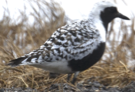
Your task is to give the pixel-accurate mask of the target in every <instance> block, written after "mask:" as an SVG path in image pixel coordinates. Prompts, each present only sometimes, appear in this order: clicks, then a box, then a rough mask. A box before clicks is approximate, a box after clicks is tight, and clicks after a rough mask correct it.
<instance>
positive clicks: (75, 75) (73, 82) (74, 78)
mask: <svg viewBox="0 0 135 92" xmlns="http://www.w3.org/2000/svg"><path fill="white" fill-rule="evenodd" d="M78 74H79V71H78V72H75V73H74V77H73V80H72V84H75V81H76V77H77V76H78Z"/></svg>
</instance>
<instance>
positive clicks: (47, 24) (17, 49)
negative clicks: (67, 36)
mask: <svg viewBox="0 0 135 92" xmlns="http://www.w3.org/2000/svg"><path fill="white" fill-rule="evenodd" d="M31 2H34V3H35V4H37V6H38V8H39V9H40V12H42V14H40V13H39V12H38V11H37V10H36V9H35V8H34V6H33V5H32V3H31ZM31 2H29V4H30V5H31V7H32V9H33V11H34V13H31V16H33V18H34V23H33V24H32V25H30V24H28V23H27V22H28V16H26V15H25V12H20V16H19V17H18V19H19V20H21V21H20V22H19V23H16V21H17V20H14V21H13V20H12V19H11V18H10V16H7V15H6V13H9V10H8V9H5V12H6V13H5V14H4V15H3V19H2V20H1V21H0V39H1V40H0V88H11V87H30V88H36V89H39V90H43V89H45V88H48V87H49V86H50V85H51V84H54V83H65V82H67V81H66V76H67V75H65V74H61V75H59V76H57V77H56V78H50V76H49V72H47V71H44V70H42V69H38V68H35V67H31V66H19V67H16V68H12V67H9V66H6V65H5V64H6V63H8V62H9V61H10V60H12V59H14V58H17V57H19V56H22V55H24V54H25V53H29V52H30V51H32V50H34V49H36V48H39V46H40V45H42V44H43V43H44V42H45V41H46V39H47V38H49V37H50V35H51V34H52V33H53V32H54V31H55V30H56V29H57V28H59V27H61V26H62V25H64V24H65V23H66V20H65V13H64V11H63V9H62V8H61V7H60V5H59V4H58V3H56V2H54V1H51V3H48V2H45V1H42V0H41V1H38V2H37V1H36V0H33V1H31ZM43 6H46V7H47V8H48V9H49V11H45V10H44V7H43ZM48 12H49V15H48ZM119 23H120V25H121V26H120V28H119V29H118V30H119V32H118V33H119V35H118V36H120V32H121V33H123V35H122V40H121V42H119V44H118V42H117V41H116V40H115V36H114V37H113V38H111V37H110V36H111V35H112V34H116V33H115V32H116V31H115V21H113V22H112V23H111V25H110V29H109V34H108V35H107V39H108V44H110V46H111V47H107V48H106V52H105V54H104V58H102V59H101V60H100V61H99V62H98V63H96V64H95V65H94V66H92V67H91V68H89V69H88V70H86V71H83V72H82V73H80V74H79V76H78V79H77V82H84V83H87V80H88V79H90V78H92V77H94V80H96V81H99V82H101V83H103V84H104V85H107V86H112V87H116V86H117V87H124V86H125V85H127V84H129V83H130V82H131V81H135V73H134V71H133V70H134V68H133V67H134V66H131V67H132V70H131V69H130V68H128V66H127V63H128V62H129V61H131V60H134V58H135V45H134V44H135V42H134V40H135V36H134V34H135V29H134V28H135V18H133V19H131V25H126V24H125V23H124V22H123V21H120V22H119ZM127 30H130V33H129V31H127ZM107 46H108V45H107ZM69 84H70V83H69ZM70 85H72V84H70ZM72 86H73V85H72Z"/></svg>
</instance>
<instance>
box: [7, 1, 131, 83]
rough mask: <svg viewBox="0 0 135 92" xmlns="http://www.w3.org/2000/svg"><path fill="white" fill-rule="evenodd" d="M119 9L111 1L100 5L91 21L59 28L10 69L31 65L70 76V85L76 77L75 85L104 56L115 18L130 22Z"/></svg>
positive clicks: (99, 2)
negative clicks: (80, 74) (85, 71)
mask: <svg viewBox="0 0 135 92" xmlns="http://www.w3.org/2000/svg"><path fill="white" fill-rule="evenodd" d="M117 8H118V7H117V5H116V4H115V3H114V2H111V1H109V0H101V1H98V2H96V3H95V4H94V5H93V8H92V9H91V10H90V14H89V17H88V18H87V19H85V20H80V21H74V22H72V23H68V24H66V25H64V26H62V27H60V28H58V29H57V30H56V31H54V33H53V34H52V35H51V36H50V38H49V39H47V40H46V41H45V43H44V44H43V45H41V46H40V47H39V48H38V49H35V50H33V51H31V52H30V53H28V54H25V55H23V56H21V57H19V58H17V59H14V60H11V61H9V63H8V64H7V65H9V66H12V67H17V66H20V65H30V66H34V67H37V68H41V69H43V70H47V71H50V72H52V73H61V74H68V76H67V80H68V81H69V79H70V78H71V76H72V74H74V77H73V80H72V83H73V84H74V83H75V82H76V78H77V76H78V74H79V73H80V72H82V71H84V70H86V69H88V68H90V67H91V66H93V65H94V64H95V63H96V62H98V61H99V60H100V59H101V57H102V56H103V54H104V51H105V47H106V35H107V33H108V31H107V29H108V24H109V23H110V22H111V21H112V20H113V19H115V18H121V19H124V20H130V19H129V18H128V17H127V16H125V15H123V14H121V13H120V12H119V11H118V9H117Z"/></svg>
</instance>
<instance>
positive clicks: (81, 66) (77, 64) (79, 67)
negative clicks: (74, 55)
mask: <svg viewBox="0 0 135 92" xmlns="http://www.w3.org/2000/svg"><path fill="white" fill-rule="evenodd" d="M104 50H105V43H103V42H102V43H100V45H99V46H98V47H97V49H95V50H94V51H93V53H91V54H89V55H88V56H86V57H84V58H83V59H81V60H71V61H69V64H68V65H69V67H71V69H72V71H74V72H76V71H83V70H86V69H88V68H89V67H91V66H92V65H94V64H95V63H96V62H98V61H99V60H100V58H101V57H102V55H103V53H104Z"/></svg>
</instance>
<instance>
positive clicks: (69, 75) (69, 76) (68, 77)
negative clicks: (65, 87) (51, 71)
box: [67, 74, 72, 82]
mask: <svg viewBox="0 0 135 92" xmlns="http://www.w3.org/2000/svg"><path fill="white" fill-rule="evenodd" d="M71 76H72V74H68V76H67V81H68V82H69V80H70V78H71Z"/></svg>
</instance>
